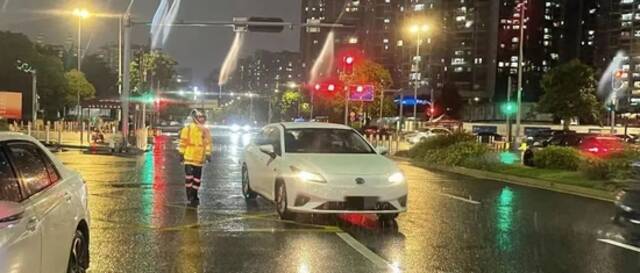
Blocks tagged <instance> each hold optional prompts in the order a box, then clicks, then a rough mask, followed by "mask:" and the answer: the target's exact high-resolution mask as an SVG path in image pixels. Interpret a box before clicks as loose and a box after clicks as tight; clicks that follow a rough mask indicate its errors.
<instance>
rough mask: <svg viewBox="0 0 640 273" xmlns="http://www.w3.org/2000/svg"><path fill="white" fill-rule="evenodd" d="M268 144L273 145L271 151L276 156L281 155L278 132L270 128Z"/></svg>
mask: <svg viewBox="0 0 640 273" xmlns="http://www.w3.org/2000/svg"><path fill="white" fill-rule="evenodd" d="M267 138H268V141H267V142H268V144H271V145H273V150H274V151H275V152H276V154H277V155H282V147H281V146H280V130H278V129H277V128H271V130H270V131H269V136H268V137H267Z"/></svg>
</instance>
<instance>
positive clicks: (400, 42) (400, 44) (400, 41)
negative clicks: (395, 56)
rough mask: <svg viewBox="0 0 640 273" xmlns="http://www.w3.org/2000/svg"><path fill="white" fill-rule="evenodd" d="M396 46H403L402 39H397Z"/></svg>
mask: <svg viewBox="0 0 640 273" xmlns="http://www.w3.org/2000/svg"><path fill="white" fill-rule="evenodd" d="M396 45H397V46H404V41H402V40H398V43H396Z"/></svg>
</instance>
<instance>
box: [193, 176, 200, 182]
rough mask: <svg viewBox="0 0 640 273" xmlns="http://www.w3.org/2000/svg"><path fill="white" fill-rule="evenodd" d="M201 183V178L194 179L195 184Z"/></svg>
mask: <svg viewBox="0 0 640 273" xmlns="http://www.w3.org/2000/svg"><path fill="white" fill-rule="evenodd" d="M200 181H201V180H200V178H197V177H194V178H193V182H200Z"/></svg>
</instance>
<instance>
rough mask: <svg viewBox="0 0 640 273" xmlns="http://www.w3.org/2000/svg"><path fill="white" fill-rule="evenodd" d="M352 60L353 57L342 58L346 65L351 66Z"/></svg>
mask: <svg viewBox="0 0 640 273" xmlns="http://www.w3.org/2000/svg"><path fill="white" fill-rule="evenodd" d="M354 60H355V59H354V58H353V56H346V57H344V63H346V64H347V65H352V64H353V61H354Z"/></svg>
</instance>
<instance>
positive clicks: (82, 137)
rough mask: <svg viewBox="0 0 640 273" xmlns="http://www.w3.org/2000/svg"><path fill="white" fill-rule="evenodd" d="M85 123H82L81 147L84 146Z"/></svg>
mask: <svg viewBox="0 0 640 273" xmlns="http://www.w3.org/2000/svg"><path fill="white" fill-rule="evenodd" d="M83 133H84V122H82V126H81V130H80V145H82V144H84V136H83Z"/></svg>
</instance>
